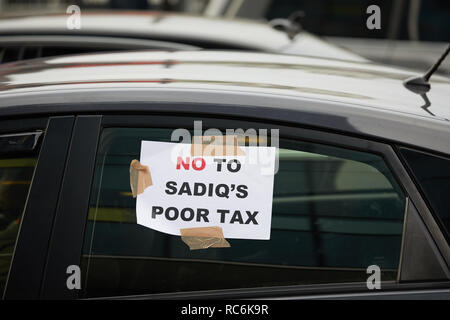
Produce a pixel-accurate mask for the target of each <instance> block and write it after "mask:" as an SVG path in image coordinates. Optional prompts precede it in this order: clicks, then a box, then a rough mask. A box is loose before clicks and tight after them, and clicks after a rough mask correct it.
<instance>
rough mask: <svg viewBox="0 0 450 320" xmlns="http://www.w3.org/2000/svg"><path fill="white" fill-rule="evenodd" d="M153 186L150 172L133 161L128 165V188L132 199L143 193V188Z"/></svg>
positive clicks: (136, 161)
mask: <svg viewBox="0 0 450 320" xmlns="http://www.w3.org/2000/svg"><path fill="white" fill-rule="evenodd" d="M152 184H153V181H152V176H151V174H150V170H149V169H148V167H147V166H144V165H142V164H141V163H140V162H139V161H138V160H136V159H134V160H133V161H131V163H130V186H131V192H132V193H133V198H136V197H137V196H138V194H141V193H142V192H144V190H145V188H147V187H149V186H151V185H152Z"/></svg>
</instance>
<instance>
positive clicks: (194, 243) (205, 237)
mask: <svg viewBox="0 0 450 320" xmlns="http://www.w3.org/2000/svg"><path fill="white" fill-rule="evenodd" d="M180 234H181V240H183V242H184V243H186V244H187V245H188V246H189V249H190V250H198V249H207V248H229V247H230V243H229V242H228V241H227V240H225V239H224V237H223V232H222V228H221V227H203V228H186V229H180Z"/></svg>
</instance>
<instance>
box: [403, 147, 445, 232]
mask: <svg viewBox="0 0 450 320" xmlns="http://www.w3.org/2000/svg"><path fill="white" fill-rule="evenodd" d="M400 150H401V153H402V155H403V157H404V159H405V160H406V162H407V163H408V165H409V166H410V168H411V170H412V173H413V175H414V177H415V178H416V181H417V182H418V184H419V188H420V189H421V190H422V191H423V193H424V194H425V197H426V199H427V200H428V202H429V203H430V205H431V208H432V211H433V212H434V214H435V217H436V218H437V220H438V223H439V224H440V225H441V227H442V229H443V231H444V234H445V235H446V236H447V239H448V240H450V197H449V196H448V192H449V190H450V159H449V158H444V157H439V156H434V155H431V154H428V153H424V152H419V151H415V150H412V149H407V148H401V149H400Z"/></svg>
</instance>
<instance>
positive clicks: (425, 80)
mask: <svg viewBox="0 0 450 320" xmlns="http://www.w3.org/2000/svg"><path fill="white" fill-rule="evenodd" d="M449 52H450V44H449V45H448V47H447V49H446V50H445V51H444V53H443V54H442V55H441V57H440V58H439V59H438V61H436V63H435V64H433V65H432V66H431V68H430V69H429V70H428V71H427V72H426V73H425V74H424V75H423V76H418V77H417V76H414V77H411V78H408V79H406V80H405V81H404V82H403V85H404V86H405V88H406V89H408V90H410V91H412V92H414V93H417V94H419V95H420V96H421V97H422V99H423V100H424V101H425V104H424V105H423V106H422V107H421V108H422V109H424V110H425V111H426V112H428V113H429V114H431V115H432V116H434V114H433V113H432V112H430V111H429V110H428V108H429V107H430V106H431V103H430V100H428V97H427V92H428V91H430V89H431V85H430V82H429V80H430V78H431V76H432V75H433V73H435V72H436V70H437V69H438V68H439V66H440V65H441V63H442V61H444V60H445V58H446V57H447V56H448V54H449Z"/></svg>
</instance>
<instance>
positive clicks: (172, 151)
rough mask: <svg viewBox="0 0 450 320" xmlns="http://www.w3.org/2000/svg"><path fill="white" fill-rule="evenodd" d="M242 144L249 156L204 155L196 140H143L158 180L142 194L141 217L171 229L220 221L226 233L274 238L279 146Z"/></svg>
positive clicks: (156, 226)
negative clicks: (196, 152)
mask: <svg viewBox="0 0 450 320" xmlns="http://www.w3.org/2000/svg"><path fill="white" fill-rule="evenodd" d="M240 148H241V150H243V151H244V152H245V154H246V155H245V156H208V157H205V156H203V157H202V156H192V155H191V154H190V150H191V145H190V144H180V143H171V142H155V141H142V144H141V158H140V162H141V164H143V165H146V166H148V168H149V170H150V173H151V176H152V180H153V185H151V186H149V187H148V188H146V189H145V191H144V192H143V193H141V194H139V195H138V196H137V202H136V215H137V223H138V224H140V225H143V226H145V227H148V228H151V229H154V230H157V231H160V232H164V233H168V234H171V235H180V229H184V228H197V227H213V226H219V227H221V228H222V230H223V234H224V237H225V238H233V239H259V240H268V239H270V227H271V219H272V195H273V180H274V175H273V172H274V167H275V153H276V148H275V147H240ZM249 155H253V159H252V160H250V159H249ZM255 155H258V156H256V158H257V159H256V161H255ZM268 173H269V174H268Z"/></svg>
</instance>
